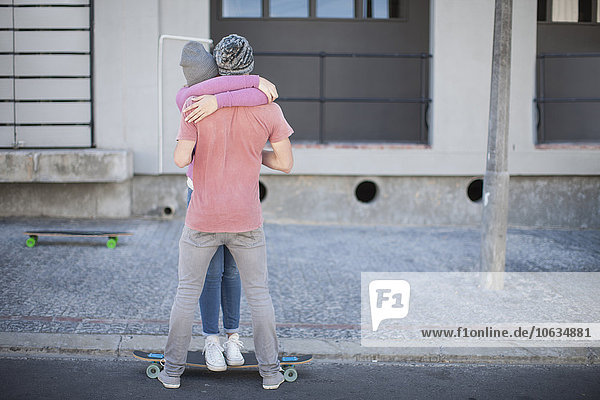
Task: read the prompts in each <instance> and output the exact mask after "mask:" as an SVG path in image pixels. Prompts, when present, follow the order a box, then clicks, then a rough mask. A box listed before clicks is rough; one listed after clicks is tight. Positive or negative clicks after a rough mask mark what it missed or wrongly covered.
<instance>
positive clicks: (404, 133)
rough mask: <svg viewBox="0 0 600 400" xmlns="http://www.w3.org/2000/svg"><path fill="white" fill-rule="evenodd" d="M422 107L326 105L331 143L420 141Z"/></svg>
mask: <svg viewBox="0 0 600 400" xmlns="http://www.w3.org/2000/svg"><path fill="white" fill-rule="evenodd" d="M419 107H421V105H420V104H388V103H356V104H350V103H329V104H326V105H325V113H326V119H325V126H326V129H325V131H326V135H325V141H327V142H346V141H349V142H351V141H356V142H378V141H379V142H386V141H407V142H418V141H419V136H418V135H419V120H418V119H417V118H414V115H418V114H419Z"/></svg>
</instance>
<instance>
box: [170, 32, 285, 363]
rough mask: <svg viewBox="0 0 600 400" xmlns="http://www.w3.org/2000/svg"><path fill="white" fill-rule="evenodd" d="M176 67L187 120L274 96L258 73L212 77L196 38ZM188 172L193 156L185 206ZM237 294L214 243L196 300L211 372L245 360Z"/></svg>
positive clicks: (234, 275)
mask: <svg viewBox="0 0 600 400" xmlns="http://www.w3.org/2000/svg"><path fill="white" fill-rule="evenodd" d="M180 65H181V67H182V69H183V74H184V76H185V78H186V81H187V86H185V87H183V88H181V89H180V90H179V92H178V93H177V96H176V98H175V100H176V103H177V107H178V108H179V110H180V111H181V110H182V109H183V107H184V104H188V109H192V112H190V113H189V114H187V119H188V120H194V121H196V120H201V119H203V118H205V117H206V116H208V115H210V114H212V113H213V112H214V111H216V110H217V109H218V108H222V107H232V106H256V105H263V104H268V103H269V102H270V101H272V100H274V99H275V98H276V97H277V90H276V89H275V86H274V85H273V84H272V83H270V82H269V81H267V80H266V79H264V78H261V77H259V76H257V75H239V76H235V75H232V76H222V77H216V76H217V74H218V70H217V64H216V63H215V60H214V58H213V57H212V55H210V54H209V53H208V52H207V51H206V49H205V48H204V46H203V45H202V44H201V43H199V42H194V41H192V42H188V43H186V44H185V46H184V47H183V51H182V53H181V61H180ZM256 88H258V89H256ZM196 96H200V97H196ZM187 99H190V100H191V101H192V104H191V105H189V103H185V102H186V100H187ZM184 112H185V111H184ZM192 171H193V160H192V162H191V163H190V165H189V166H188V171H187V185H188V201H187V203H188V206H189V203H190V200H191V195H192V193H193V189H194V186H193V180H192V177H193V172H192ZM241 293H242V287H241V280H240V275H239V272H238V269H237V266H236V264H235V260H234V258H233V256H232V255H231V252H230V251H229V250H228V249H227V248H226V247H225V246H219V248H218V249H217V252H216V253H215V255H214V256H213V258H212V259H211V261H210V265H209V268H208V272H207V274H206V278H205V281H204V288H203V290H202V294H201V296H200V301H199V303H200V315H201V318H202V334H203V335H204V336H205V346H204V355H205V358H206V365H207V367H208V369H210V370H211V371H225V370H226V369H227V365H242V364H244V357H243V355H242V353H241V348H242V347H243V344H242V342H241V341H240V339H239V334H238V332H239V320H240V299H241ZM221 309H222V310H223V328H224V330H225V333H226V335H227V341H226V342H225V343H224V344H223V346H221V343H220V340H219V314H220V310H221Z"/></svg>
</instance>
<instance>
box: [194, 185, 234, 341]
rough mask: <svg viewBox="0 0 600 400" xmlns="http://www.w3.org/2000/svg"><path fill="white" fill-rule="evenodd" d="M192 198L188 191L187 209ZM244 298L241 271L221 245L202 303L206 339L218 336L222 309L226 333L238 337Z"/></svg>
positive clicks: (203, 292)
mask: <svg viewBox="0 0 600 400" xmlns="http://www.w3.org/2000/svg"><path fill="white" fill-rule="evenodd" d="M191 198H192V189H190V188H188V196H187V204H188V205H189V204H190V200H191ZM241 295H242V281H241V279H240V273H239V270H238V268H237V266H236V264H235V260H234V259H233V256H232V255H231V253H230V252H229V249H228V248H227V247H225V246H223V245H221V246H219V247H218V248H217V252H216V253H215V255H214V256H213V258H212V259H211V260H210V264H209V266H208V271H207V272H206V279H205V280H204V288H203V289H202V294H201V295H200V300H199V303H200V315H201V317H202V333H203V334H204V335H218V334H219V308H221V309H222V310H223V328H225V332H226V333H235V332H238V331H239V330H240V298H241Z"/></svg>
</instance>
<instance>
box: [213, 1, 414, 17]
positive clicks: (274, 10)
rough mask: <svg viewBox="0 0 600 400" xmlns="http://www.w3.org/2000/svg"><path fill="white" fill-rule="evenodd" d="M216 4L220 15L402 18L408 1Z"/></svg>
mask: <svg viewBox="0 0 600 400" xmlns="http://www.w3.org/2000/svg"><path fill="white" fill-rule="evenodd" d="M423 1H425V0H423ZM219 3H220V10H221V15H220V18H306V19H311V20H316V19H330V18H335V19H341V20H343V19H370V20H389V19H394V20H403V21H405V20H406V18H407V5H406V3H408V0H220V1H219V2H217V4H219ZM263 10H264V11H263Z"/></svg>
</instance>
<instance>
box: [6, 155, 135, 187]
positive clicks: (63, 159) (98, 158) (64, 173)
mask: <svg viewBox="0 0 600 400" xmlns="http://www.w3.org/2000/svg"><path fill="white" fill-rule="evenodd" d="M0 165H2V166H3V168H1V169H0V182H13V183H28V182H48V183H81V182H123V181H126V180H128V179H131V178H132V177H133V153H132V152H131V151H129V150H104V149H62V150H38V149H30V150H0Z"/></svg>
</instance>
